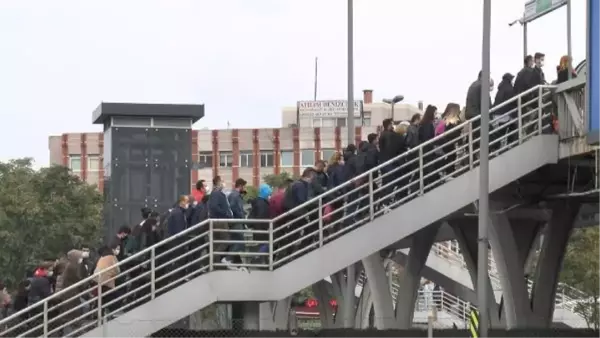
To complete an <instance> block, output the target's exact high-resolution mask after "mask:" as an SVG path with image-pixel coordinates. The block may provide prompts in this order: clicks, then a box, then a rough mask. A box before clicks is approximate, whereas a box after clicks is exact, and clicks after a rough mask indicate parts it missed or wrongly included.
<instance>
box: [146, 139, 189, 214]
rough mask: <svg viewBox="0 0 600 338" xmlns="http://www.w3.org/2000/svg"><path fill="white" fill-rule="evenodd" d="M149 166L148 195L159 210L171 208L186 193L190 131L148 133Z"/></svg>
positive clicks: (187, 186) (187, 191) (187, 189)
mask: <svg viewBox="0 0 600 338" xmlns="http://www.w3.org/2000/svg"><path fill="white" fill-rule="evenodd" d="M149 141H150V143H151V144H152V147H151V150H150V151H151V155H150V158H151V163H152V174H151V176H152V183H151V185H150V189H151V191H150V195H151V196H152V197H153V198H154V199H155V201H156V203H157V204H158V205H160V206H161V207H164V206H168V207H170V206H171V205H173V203H174V202H175V201H176V200H177V197H178V196H179V195H181V194H188V193H189V187H190V185H191V183H190V182H191V181H190V179H191V178H190V167H189V165H190V163H191V156H192V135H191V130H189V129H152V130H151V131H150V134H149Z"/></svg>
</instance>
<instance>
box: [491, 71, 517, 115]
mask: <svg viewBox="0 0 600 338" xmlns="http://www.w3.org/2000/svg"><path fill="white" fill-rule="evenodd" d="M513 78H514V76H513V75H512V74H510V73H506V74H504V76H503V77H502V81H501V82H500V84H499V85H498V92H496V98H495V99H494V106H498V105H500V104H501V103H503V102H506V101H508V100H510V99H511V98H513V97H514V96H515V89H514V87H513V85H512V79H513ZM516 107H517V103H516V102H514V103H512V102H511V103H509V104H506V105H504V106H502V107H501V108H498V109H496V110H495V111H494V115H496V116H501V115H503V114H505V113H508V112H509V111H511V110H512V109H514V108H516ZM515 114H516V111H515V112H514V113H513V114H511V115H515ZM503 120H506V118H504V119H503Z"/></svg>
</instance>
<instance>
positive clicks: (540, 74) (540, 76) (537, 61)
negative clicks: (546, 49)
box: [531, 52, 546, 87]
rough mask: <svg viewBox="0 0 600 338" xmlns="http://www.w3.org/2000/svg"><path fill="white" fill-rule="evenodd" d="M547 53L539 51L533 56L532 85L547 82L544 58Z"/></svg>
mask: <svg viewBox="0 0 600 338" xmlns="http://www.w3.org/2000/svg"><path fill="white" fill-rule="evenodd" d="M545 58H546V55H545V54H544V53H540V52H537V53H535V55H534V56H533V62H534V67H533V76H532V79H531V81H532V82H531V87H535V86H537V85H543V84H546V75H544V70H543V69H542V68H544V59H545Z"/></svg>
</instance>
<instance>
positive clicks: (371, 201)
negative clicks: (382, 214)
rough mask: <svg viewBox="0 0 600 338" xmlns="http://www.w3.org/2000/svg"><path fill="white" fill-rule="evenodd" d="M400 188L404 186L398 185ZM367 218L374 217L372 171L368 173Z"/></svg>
mask: <svg viewBox="0 0 600 338" xmlns="http://www.w3.org/2000/svg"><path fill="white" fill-rule="evenodd" d="M400 188H401V189H402V188H404V187H400ZM369 218H370V219H371V221H372V220H373V219H375V196H374V191H373V171H371V172H370V173H369Z"/></svg>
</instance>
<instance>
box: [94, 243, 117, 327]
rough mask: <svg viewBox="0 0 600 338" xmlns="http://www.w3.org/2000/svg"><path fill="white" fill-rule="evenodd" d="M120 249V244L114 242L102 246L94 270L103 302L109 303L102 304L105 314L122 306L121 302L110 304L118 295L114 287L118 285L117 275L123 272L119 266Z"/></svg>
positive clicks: (109, 313)
mask: <svg viewBox="0 0 600 338" xmlns="http://www.w3.org/2000/svg"><path fill="white" fill-rule="evenodd" d="M119 250H120V249H119V244H118V243H113V244H111V245H110V246H105V247H102V248H101V249H100V250H99V251H98V253H99V254H100V259H99V260H98V262H97V263H96V269H95V270H94V275H96V277H95V279H94V281H95V282H96V284H97V285H99V286H100V288H101V290H102V304H108V305H103V306H102V310H103V312H104V313H105V315H111V314H112V312H113V311H114V310H116V309H118V308H119V307H120V306H119V303H120V302H114V303H113V304H109V303H110V302H111V301H113V300H114V299H115V298H116V297H117V296H118V293H117V292H115V290H114V289H115V287H116V277H117V276H118V275H119V273H120V272H121V271H120V269H119V266H117V264H118V263H119V261H118V260H117V256H118V255H119ZM113 315H114V314H113Z"/></svg>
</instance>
